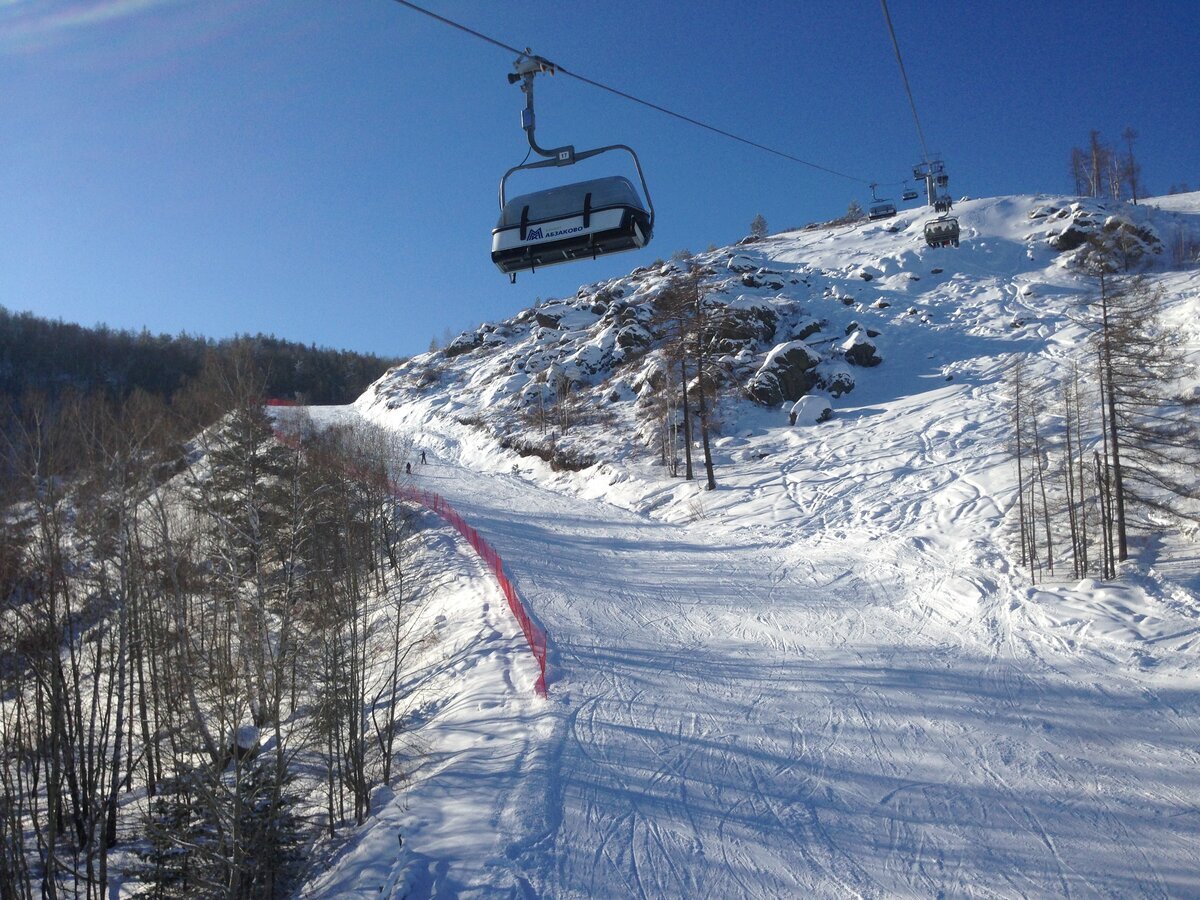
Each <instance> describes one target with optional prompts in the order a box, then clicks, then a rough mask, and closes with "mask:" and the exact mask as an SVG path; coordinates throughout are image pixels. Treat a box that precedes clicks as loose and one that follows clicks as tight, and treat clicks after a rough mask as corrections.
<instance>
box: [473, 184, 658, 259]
mask: <svg viewBox="0 0 1200 900" xmlns="http://www.w3.org/2000/svg"><path fill="white" fill-rule="evenodd" d="M651 222H652V219H651V216H650V213H649V212H647V211H646V207H645V206H644V205H643V203H642V200H641V198H640V197H639V196H638V192H637V190H636V189H635V188H634V186H633V183H632V182H630V180H629V179H628V178H625V177H623V176H620V175H613V176H609V177H607V178H594V179H591V180H589V181H579V182H575V183H574V184H566V185H562V186H561V187H554V188H549V189H548V190H544V191H537V192H535V193H532V194H522V195H520V196H518V197H513V198H512V199H511V200H507V201H506V202H505V204H504V207H503V209H502V210H501V212H500V220H499V221H498V222H497V223H496V227H495V228H494V229H492V262H493V263H495V264H496V266H497V268H499V269H500V271H501V272H504V273H506V274H510V275H511V274H514V273H516V272H522V271H526V270H532V269H536V268H538V267H540V266H550V265H554V264H555V263H564V262H570V261H571V260H574V259H583V258H587V257H593V258H594V257H596V256H599V255H601V254H609V253H620V252H622V251H624V250H636V249H637V248H639V247H644V246H645V245H646V244H647V243H648V242H649V241H650V237H651V228H652V225H651Z"/></svg>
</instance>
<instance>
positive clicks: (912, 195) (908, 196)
mask: <svg viewBox="0 0 1200 900" xmlns="http://www.w3.org/2000/svg"><path fill="white" fill-rule="evenodd" d="M919 196H920V194H918V193H917V192H916V191H914V190H913V189H912V188H909V189H907V190H906V191H905V192H904V193H903V194H901V195H900V199H901V200H903V201H904V202H905V203H907V202H908V201H909V200H916V199H917V197H919Z"/></svg>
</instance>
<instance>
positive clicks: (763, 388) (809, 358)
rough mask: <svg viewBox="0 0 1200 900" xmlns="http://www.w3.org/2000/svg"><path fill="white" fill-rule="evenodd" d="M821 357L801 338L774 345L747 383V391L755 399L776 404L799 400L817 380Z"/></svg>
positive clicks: (758, 401) (765, 403)
mask: <svg viewBox="0 0 1200 900" xmlns="http://www.w3.org/2000/svg"><path fill="white" fill-rule="evenodd" d="M820 362H821V357H820V356H819V355H818V354H817V353H815V352H814V351H813V350H812V349H811V348H810V347H808V346H807V345H806V344H804V343H803V342H801V341H788V342H787V343H784V344H779V345H777V346H776V347H775V348H774V349H773V350H771V352H770V353H768V354H767V358H766V359H765V360H764V361H763V364H762V365H761V366H759V369H758V371H757V372H755V373H754V375H753V376H751V378H750V380H749V381H748V382H747V383H746V394H747V396H749V397H750V399H752V400H754V401H755V402H756V403H761V404H763V405H764V406H776V405H778V404H779V403H782V402H784V401H786V400H799V399H800V398H801V397H803V396H804V395H805V394H807V393H808V392H809V391H811V390H812V389H813V386H814V385H815V384H816V383H817V376H816V373H815V372H814V371H813V370H814V369H816V367H817V365H818V363H820Z"/></svg>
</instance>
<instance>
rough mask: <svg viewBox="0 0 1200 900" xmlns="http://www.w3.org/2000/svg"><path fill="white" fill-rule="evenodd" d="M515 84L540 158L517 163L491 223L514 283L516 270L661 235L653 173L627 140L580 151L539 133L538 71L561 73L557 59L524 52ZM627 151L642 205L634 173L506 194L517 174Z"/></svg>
mask: <svg viewBox="0 0 1200 900" xmlns="http://www.w3.org/2000/svg"><path fill="white" fill-rule="evenodd" d="M515 68H516V74H510V75H509V76H508V78H509V81H510V82H511V83H514V84H515V83H516V82H517V81H521V82H522V84H521V90H522V91H523V92H524V93H525V96H526V102H525V109H524V111H523V112H522V116H521V127H522V128H523V129H524V130H525V134H526V136H527V137H528V138H529V146H530V148H531V149H532V150H533V151H534V152H535V153H537V154H538V155H539V156H544V157H548V158H547V159H544V160H541V161H539V162H533V163H528V164H526V165H519V166H513V167H512V168H511V169H509V170H508V171H507V172H505V173H504V177H503V178H501V179H500V220H499V221H498V222H497V223H496V227H495V228H494V229H492V262H493V263H495V264H496V267H497V268H498V269H500V271H501V272H504V273H505V274H507V275H508V277H509V279H510V280H511V281H513V282H514V283H515V282H516V280H517V273H518V272H521V271H525V270H528V271H533V270H535V269H536V268H538V267H539V266H549V265H554V264H555V263H564V262H571V261H572V260H576V259H586V258H588V257H591V258H593V259H594V258H596V257H597V256H599V255H600V254H609V253H620V252H621V251H623V250H635V249H637V248H639V247H644V246H646V245H647V244H648V243H650V238H651V236H652V235H653V233H654V205H653V204H652V203H651V201H650V190H649V188H647V187H646V176H645V175H644V174H643V173H642V166H641V163H640V162H639V160H638V158H637V154H636V153H634V152H633V150H632V149H631V148H630V147H627V146H626V145H624V144H612V145H610V146H607V147H598V148H596V149H594V150H585V151H583V152H581V153H576V152H575V148H574V147H573V146H570V145H567V146H565V147H558V148H555V149H553V150H546V149H543V148H542V147H539V146H538V144H537V141H536V140H535V138H534V134H533V132H534V115H533V77H534V75H536V74H538V73H540V72H548V73H550V74H554V64H553V63H550V62H548V61H547V60H545V59H543V58H542V57H540V56H530V55H529V54H528V53H526V54H524V55H522V56H521V57H520V58H519V59H518V60H517V62H516V65H515ZM616 150H620V151H624V152H626V153H628V154H629V155H630V156H632V157H633V165H634V168H636V169H637V173H638V178H639V179H640V180H641V183H642V196H644V197H645V198H646V202H645V203H644V204H643V203H642V200H641V197H639V196H638V192H637V189H636V188H634V186H633V183H632V182H630V180H629V179H628V178H624V177H622V176H619V175H612V176H609V177H607V178H594V179H591V180H590V181H579V182H575V183H573V184H567V185H562V186H561V187H554V188H549V189H547V190H543V191H536V192H534V193H531V194H522V195H520V196H518V197H513V198H512V199H511V200H509V199H508V198H507V197H506V195H505V188H506V186H507V184H508V178H509V176H510V175H512V174H513V173H514V172H519V171H522V170H525V169H540V168H545V167H547V166H570V165H574V164H575V163H576V162H578V161H580V160H583V159H589V158H590V157H593V156H598V155H599V154H601V153H608V152H610V151H616Z"/></svg>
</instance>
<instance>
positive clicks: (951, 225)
mask: <svg viewBox="0 0 1200 900" xmlns="http://www.w3.org/2000/svg"><path fill="white" fill-rule="evenodd" d="M958 234H959V228H958V219H956V218H955V217H954V216H939V217H938V218H936V219H930V220H929V221H928V222H926V223H925V243H926V244H928V245H929V246H930V247H957V246H958Z"/></svg>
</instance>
